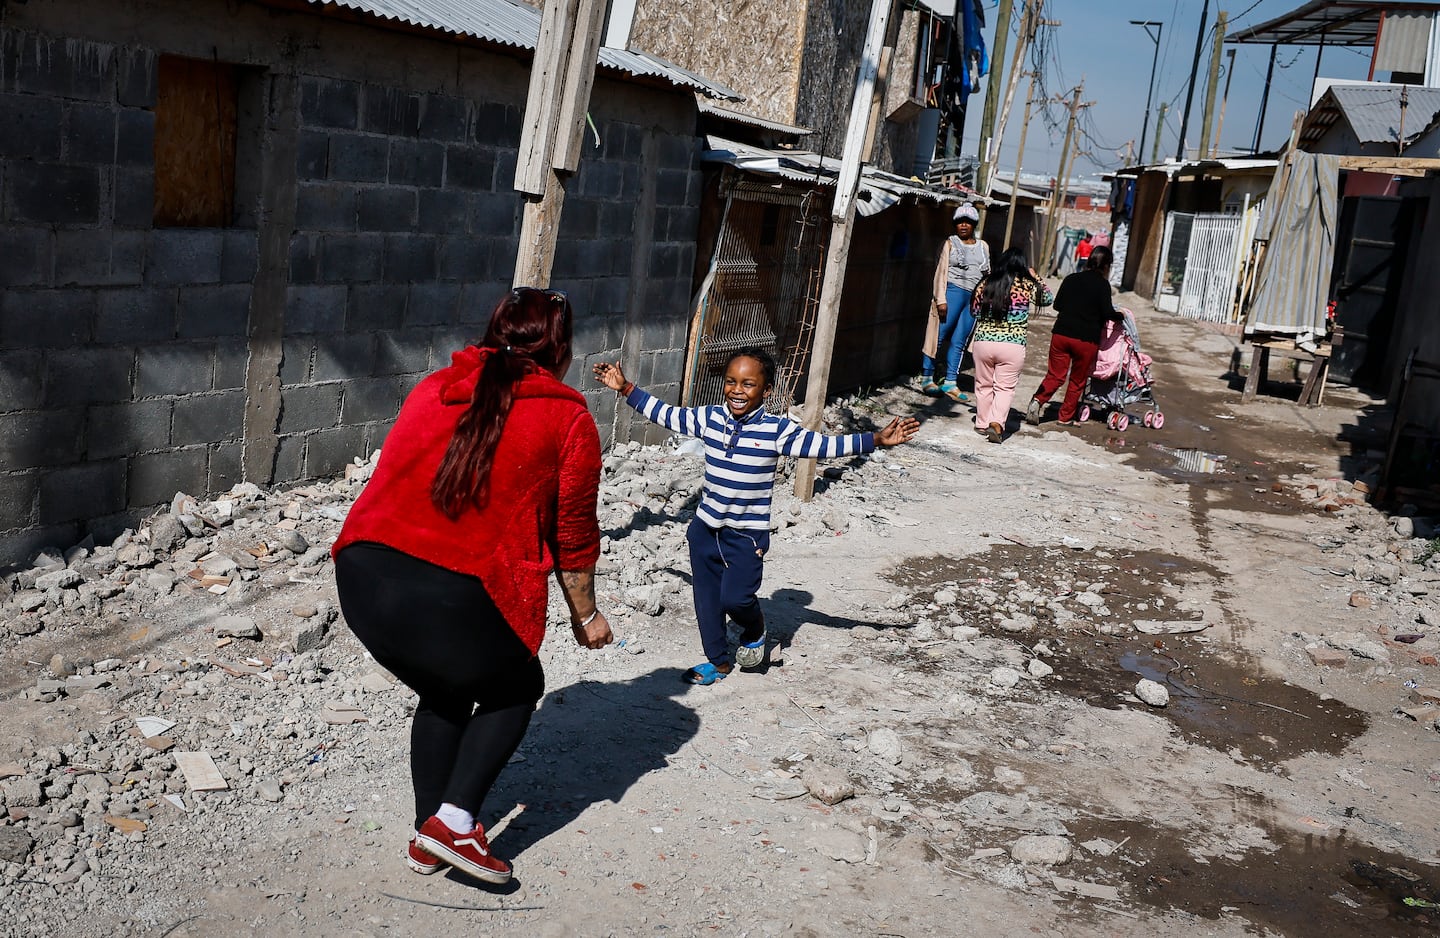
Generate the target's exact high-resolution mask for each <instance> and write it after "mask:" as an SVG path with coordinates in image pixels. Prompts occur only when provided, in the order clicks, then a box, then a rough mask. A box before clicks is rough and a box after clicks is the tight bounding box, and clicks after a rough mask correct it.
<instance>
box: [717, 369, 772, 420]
mask: <svg viewBox="0 0 1440 938" xmlns="http://www.w3.org/2000/svg"><path fill="white" fill-rule="evenodd" d="M769 391H770V384H769V382H767V381H766V380H765V369H764V368H763V367H762V366H761V364H760V363H759V362H758V361H756V360H755V359H753V358H751V357H749V356H748V355H742V356H740V357H739V358H736V359H735V360H734V361H732V362H731V363H730V364H729V365H728V366H726V368H725V406H726V407H727V408H729V410H730V416H732V417H734V418H736V419H737V420H738V419H739V418H741V417H744V416H745V415H746V414H748V413H750V412H751V411H753V410H755V409H756V408H757V407H759V406H760V405H761V404H762V403H763V402H764V400H765V395H766V394H767V393H768V392H769Z"/></svg>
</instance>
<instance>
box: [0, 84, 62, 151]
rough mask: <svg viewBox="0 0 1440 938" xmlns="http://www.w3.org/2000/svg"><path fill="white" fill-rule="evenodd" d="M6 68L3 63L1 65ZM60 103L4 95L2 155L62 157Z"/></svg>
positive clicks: (0, 100) (0, 119)
mask: <svg viewBox="0 0 1440 938" xmlns="http://www.w3.org/2000/svg"><path fill="white" fill-rule="evenodd" d="M0 67H3V65H0ZM61 111H62V108H61V106H60V102H59V101H57V100H56V99H54V98H48V97H39V96H36V95H32V94H0V127H4V128H5V133H3V134H0V157H4V158H6V159H20V160H57V159H59V158H60V115H61Z"/></svg>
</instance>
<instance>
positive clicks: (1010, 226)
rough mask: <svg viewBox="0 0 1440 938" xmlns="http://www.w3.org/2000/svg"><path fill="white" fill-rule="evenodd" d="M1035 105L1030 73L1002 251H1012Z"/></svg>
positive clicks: (1011, 181) (1011, 182)
mask: <svg viewBox="0 0 1440 938" xmlns="http://www.w3.org/2000/svg"><path fill="white" fill-rule="evenodd" d="M1034 103H1035V73H1034V72H1033V71H1032V72H1030V85H1029V87H1027V88H1026V89H1025V119H1024V121H1023V122H1022V123H1021V124H1020V152H1018V153H1016V154H1015V176H1014V178H1013V179H1011V180H1010V211H1009V213H1008V214H1007V215H1006V216H1005V239H1004V240H1003V241H1001V242H1000V248H1001V250H1004V251H1008V250H1010V235H1011V234H1013V233H1014V231H1015V202H1016V200H1017V199H1018V198H1019V195H1020V168H1021V166H1022V165H1023V164H1024V162H1025V136H1026V134H1028V133H1029V131H1030V105H1032V104H1034Z"/></svg>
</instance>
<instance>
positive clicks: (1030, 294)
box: [970, 248, 1055, 443]
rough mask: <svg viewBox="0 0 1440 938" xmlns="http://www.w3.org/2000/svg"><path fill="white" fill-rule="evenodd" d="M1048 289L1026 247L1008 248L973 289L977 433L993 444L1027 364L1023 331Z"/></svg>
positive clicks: (1044, 300)
mask: <svg viewBox="0 0 1440 938" xmlns="http://www.w3.org/2000/svg"><path fill="white" fill-rule="evenodd" d="M1054 299H1055V298H1054V296H1052V295H1051V293H1050V288H1049V287H1047V286H1045V284H1044V283H1042V282H1041V281H1040V278H1039V277H1038V276H1036V274H1035V271H1033V270H1031V269H1030V264H1029V263H1028V262H1027V261H1026V259H1025V252H1024V251H1021V250H1020V249H1019V248H1011V249H1010V250H1008V251H1006V252H1005V253H1004V254H1002V255H1000V260H999V262H998V263H997V264H996V265H995V270H994V271H992V272H991V273H990V274H989V275H988V276H987V277H986V278H985V279H984V280H982V281H980V285H979V286H978V287H976V288H975V299H974V304H975V334H974V338H973V339H971V342H970V354H971V355H972V356H974V358H975V432H976V433H979V434H981V435H982V436H984V437H986V438H987V439H988V440H989V441H990V442H991V443H999V442H1000V441H1001V439H1003V438H1004V433H1005V424H1006V422H1007V421H1008V420H1009V419H1010V402H1011V401H1012V400H1014V398H1015V386H1016V385H1017V384H1019V382H1020V369H1021V368H1023V367H1024V365H1025V330H1026V327H1027V326H1029V324H1030V308H1031V307H1032V306H1049V305H1050V304H1051V303H1052V302H1053V301H1054Z"/></svg>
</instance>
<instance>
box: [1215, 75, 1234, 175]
mask: <svg viewBox="0 0 1440 938" xmlns="http://www.w3.org/2000/svg"><path fill="white" fill-rule="evenodd" d="M1225 55H1226V56H1227V57H1228V58H1229V59H1230V61H1229V62H1227V63H1226V64H1225V90H1224V91H1223V92H1221V94H1220V119H1219V120H1218V121H1217V122H1216V124H1215V140H1214V141H1213V142H1212V143H1211V144H1210V158H1211V159H1212V160H1213V159H1215V157H1217V156H1219V155H1220V133H1221V131H1223V130H1224V129H1225V105H1226V104H1228V103H1229V101H1230V79H1232V78H1234V77H1235V50H1234V49H1226V50H1225Z"/></svg>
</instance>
